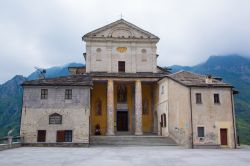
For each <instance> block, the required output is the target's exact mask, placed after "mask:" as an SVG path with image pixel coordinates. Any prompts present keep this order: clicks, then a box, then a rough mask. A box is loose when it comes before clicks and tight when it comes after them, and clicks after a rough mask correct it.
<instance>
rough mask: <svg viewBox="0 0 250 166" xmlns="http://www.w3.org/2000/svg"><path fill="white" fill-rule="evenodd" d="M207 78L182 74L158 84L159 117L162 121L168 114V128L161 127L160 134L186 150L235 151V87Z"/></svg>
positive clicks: (188, 73) (164, 79)
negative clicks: (229, 149)
mask: <svg viewBox="0 0 250 166" xmlns="http://www.w3.org/2000/svg"><path fill="white" fill-rule="evenodd" d="M206 79H207V78H206V77H205V76H200V75H197V74H194V73H190V72H180V73H176V74H172V75H169V76H168V77H165V78H163V79H161V80H160V81H159V82H158V85H159V102H158V116H159V119H162V117H161V116H162V115H163V114H166V115H167V117H166V119H167V126H164V125H162V128H159V131H161V132H162V135H163V136H170V137H172V138H173V139H174V140H175V141H176V142H177V143H178V144H180V145H183V146H186V147H194V148H200V147H214V148H218V147H229V148H235V146H236V139H235V138H236V133H235V132H236V131H235V115H234V103H233V90H232V87H231V86H230V85H228V84H225V83H223V82H220V81H217V80H215V79H212V78H211V79H212V80H211V82H206ZM163 119H164V118H163ZM163 123H164V121H163Z"/></svg>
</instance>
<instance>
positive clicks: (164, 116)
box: [163, 113, 167, 127]
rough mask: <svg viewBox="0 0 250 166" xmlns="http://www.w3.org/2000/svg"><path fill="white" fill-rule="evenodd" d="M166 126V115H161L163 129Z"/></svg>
mask: <svg viewBox="0 0 250 166" xmlns="http://www.w3.org/2000/svg"><path fill="white" fill-rule="evenodd" d="M166 126H167V117H166V114H165V113H164V114H163V127H166Z"/></svg>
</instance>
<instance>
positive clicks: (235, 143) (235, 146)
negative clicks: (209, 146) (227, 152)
mask: <svg viewBox="0 0 250 166" xmlns="http://www.w3.org/2000/svg"><path fill="white" fill-rule="evenodd" d="M232 92H233V89H232V88H231V105H232V118H233V130H234V148H235V149H236V148H237V140H236V127H235V110H234V100H233V93H232Z"/></svg>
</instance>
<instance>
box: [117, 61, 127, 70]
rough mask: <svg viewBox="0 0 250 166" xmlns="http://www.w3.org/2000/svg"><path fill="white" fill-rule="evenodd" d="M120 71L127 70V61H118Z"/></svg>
mask: <svg viewBox="0 0 250 166" xmlns="http://www.w3.org/2000/svg"><path fill="white" fill-rule="evenodd" d="M118 72H119V73H125V72H126V62H125V61H118Z"/></svg>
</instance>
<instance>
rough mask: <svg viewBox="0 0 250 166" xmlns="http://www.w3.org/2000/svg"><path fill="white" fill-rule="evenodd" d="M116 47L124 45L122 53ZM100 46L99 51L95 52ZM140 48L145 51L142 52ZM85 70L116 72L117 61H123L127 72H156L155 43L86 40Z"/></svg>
mask: <svg viewBox="0 0 250 166" xmlns="http://www.w3.org/2000/svg"><path fill="white" fill-rule="evenodd" d="M117 47H126V48H127V50H126V51H125V52H123V53H120V52H118V51H117ZM98 48H100V49H101V52H97V49H98ZM142 49H145V50H146V53H145V55H144V53H142ZM86 53H87V54H86V72H97V71H102V72H118V61H125V70H126V72H128V73H135V72H156V71H157V64H156V44H151V43H135V42H133V43H127V42H116V40H115V39H114V41H112V42H87V43H86Z"/></svg>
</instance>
